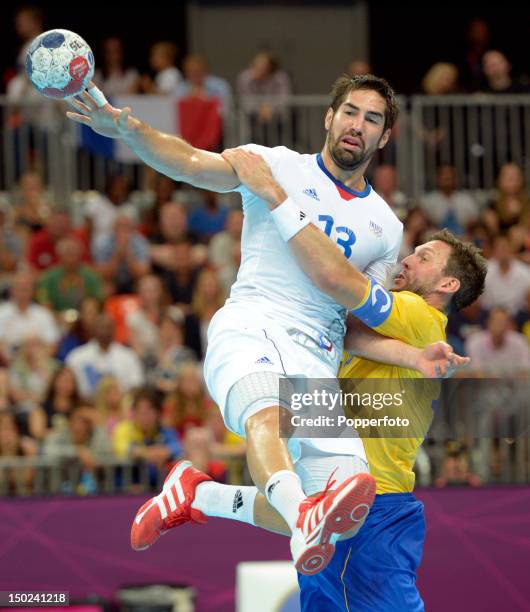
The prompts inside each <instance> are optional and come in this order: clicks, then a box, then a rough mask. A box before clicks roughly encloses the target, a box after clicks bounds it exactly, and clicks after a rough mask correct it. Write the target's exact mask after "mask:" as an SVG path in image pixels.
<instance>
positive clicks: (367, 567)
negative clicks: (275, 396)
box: [223, 106, 487, 612]
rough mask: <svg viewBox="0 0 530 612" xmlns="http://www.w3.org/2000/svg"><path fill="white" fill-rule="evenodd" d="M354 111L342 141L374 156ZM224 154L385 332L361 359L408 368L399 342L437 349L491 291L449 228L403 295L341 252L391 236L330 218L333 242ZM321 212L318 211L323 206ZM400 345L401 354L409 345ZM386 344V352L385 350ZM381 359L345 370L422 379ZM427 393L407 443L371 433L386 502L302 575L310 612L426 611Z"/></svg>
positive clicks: (427, 251) (271, 182)
mask: <svg viewBox="0 0 530 612" xmlns="http://www.w3.org/2000/svg"><path fill="white" fill-rule="evenodd" d="M330 110H331V109H330ZM350 111H351V114H352V117H355V118H356V121H355V123H356V125H355V126H354V127H352V129H351V130H350V132H349V133H344V134H341V135H339V136H338V138H339V143H340V142H344V143H345V144H344V147H345V148H348V147H349V146H350V144H351V141H352V139H353V140H355V139H357V140H355V142H356V144H357V145H358V148H359V154H360V153H361V152H363V151H364V140H363V138H364V137H363V130H364V123H363V120H364V119H363V117H362V116H361V112H360V109H359V108H356V107H354V106H353V107H352V108H351V109H350ZM341 139H342V140H341ZM339 146H340V145H339ZM344 147H343V148H344ZM343 153H344V151H343ZM223 155H225V159H228V161H229V163H230V164H231V165H232V166H233V167H234V169H235V170H236V172H237V174H238V177H239V179H240V180H241V182H242V183H243V184H244V185H245V186H246V187H247V188H248V189H250V190H251V191H252V192H253V193H255V194H256V195H258V196H259V197H261V198H263V199H264V200H265V201H266V202H267V203H268V205H269V208H270V209H271V210H272V211H273V214H272V215H271V219H272V222H273V223H274V224H275V225H276V226H277V229H278V230H279V232H280V235H281V236H282V237H283V239H284V240H285V241H286V242H288V244H289V247H290V249H291V252H292V253H293V254H294V255H295V257H296V259H297V262H298V264H299V265H300V267H301V268H302V269H303V270H304V272H305V273H306V274H307V276H308V277H309V278H310V279H311V280H312V281H313V282H314V284H315V285H316V286H317V287H318V288H319V289H320V290H321V291H324V292H325V293H327V294H328V295H329V296H331V297H332V298H333V299H334V300H335V301H336V302H337V303H339V304H342V305H343V306H345V307H347V308H349V309H351V310H352V313H353V314H354V315H355V316H356V317H358V318H359V319H360V320H361V321H362V322H364V324H365V325H366V326H368V327H369V328H371V329H372V330H375V331H368V333H364V334H361V333H360V334H357V333H356V334H355V335H354V340H355V352H356V354H357V356H358V357H370V359H375V360H376V361H377V362H382V363H400V364H401V365H403V366H404V365H405V364H403V361H402V360H397V359H396V352H395V349H396V346H395V344H394V345H393V346H390V347H389V345H388V343H389V342H390V343H396V339H398V340H401V341H403V340H404V341H406V342H408V343H410V344H412V345H413V346H414V347H417V348H416V349H414V350H416V351H417V350H418V348H419V347H423V346H425V345H426V344H427V343H428V342H432V341H433V340H442V339H443V338H444V337H445V332H444V329H445V323H446V316H445V313H450V312H453V311H457V310H459V309H460V308H464V307H465V306H467V305H468V304H470V303H471V302H473V301H474V300H475V299H476V298H477V297H478V296H479V295H480V294H481V293H482V291H483V289H484V279H485V276H486V272H487V265H486V262H485V260H484V258H483V257H482V256H481V255H480V253H479V252H478V250H477V249H476V248H475V247H474V246H473V245H469V244H465V243H463V242H461V241H460V240H458V239H456V238H455V237H454V236H453V235H452V234H450V232H447V231H446V230H444V231H442V232H438V233H437V234H436V235H435V236H433V237H432V238H431V241H430V242H428V243H426V244H423V245H420V246H419V247H417V248H416V250H415V251H414V252H413V253H412V254H411V255H409V256H408V257H406V258H405V259H404V260H403V262H402V264H403V271H402V273H401V274H399V275H398V276H397V277H396V278H395V279H394V285H393V287H392V288H393V290H394V291H392V292H389V291H387V290H386V289H385V288H383V287H382V286H381V285H380V284H378V283H376V282H375V281H373V280H372V279H370V278H369V277H367V276H365V275H364V274H363V272H362V270H358V269H356V268H355V267H353V266H352V265H351V263H350V262H348V260H347V259H346V258H345V257H344V254H343V250H341V249H340V248H337V246H339V247H341V245H343V244H344V240H343V238H342V233H346V234H347V235H348V236H349V239H350V240H352V241H358V242H361V241H364V240H365V239H366V236H365V235H364V234H365V233H366V235H368V236H369V235H370V233H371V232H377V233H378V235H379V238H380V239H381V240H382V241H385V240H387V236H386V235H385V233H384V231H383V230H380V229H378V228H377V226H375V227H374V223H373V222H370V223H367V224H366V225H365V226H364V227H361V226H359V228H356V231H355V232H354V231H352V230H351V228H348V227H340V228H336V229H335V232H334V231H333V229H332V228H333V227H334V220H333V219H330V224H329V227H330V231H329V232H328V233H327V235H325V234H324V233H323V232H322V231H320V230H319V229H318V228H317V227H316V226H315V225H313V224H311V223H309V224H308V221H307V214H306V213H305V212H304V211H303V207H299V206H298V205H297V202H296V199H297V195H296V194H295V193H294V192H293V194H291V197H288V196H287V194H286V193H285V191H283V189H282V188H281V186H280V185H279V184H278V182H277V181H276V180H275V179H274V177H273V175H272V172H271V170H270V168H269V167H268V165H267V164H266V162H265V161H264V160H263V159H262V158H260V157H259V156H258V155H253V154H251V153H248V152H245V151H237V152H231V153H230V154H228V155H226V154H223ZM344 155H346V153H344ZM352 157H354V156H353V154H352ZM334 159H335V158H334ZM335 162H336V163H337V167H338V168H339V169H340V171H339V174H340V172H341V171H343V172H344V174H345V175H346V174H347V172H348V171H349V170H350V169H351V168H354V167H356V164H357V162H356V161H355V160H353V159H351V160H348V163H349V165H348V166H347V167H346V165H345V164H346V162H345V159H344V158H343V157H340V159H339V158H338V157H337V158H336V159H335ZM350 162H351V163H350ZM361 186H362V185H361ZM291 198H292V199H291ZM346 205H347V206H349V207H351V208H352V209H354V210H355V209H358V208H360V207H361V206H362V205H363V204H362V202H360V201H358V200H355V199H353V200H351V201H349V202H348V203H347V204H346ZM315 206H318V201H317V203H316V204H315ZM363 212H366V211H364V210H363ZM339 230H340V231H339ZM359 230H362V231H359ZM333 242H336V245H335V244H333ZM368 268H369V265H368ZM285 282H286V283H288V282H289V279H288V278H286V279H285ZM279 290H280V288H279ZM396 292H397V293H396ZM381 334H384V335H388V336H389V337H390V338H391V339H387V338H384V337H383V336H382V335H381ZM363 336H365V337H366V338H367V345H366V347H365V348H366V349H368V348H369V349H370V350H363V344H362V337H363ZM385 343H386V344H385ZM399 344H400V347H401V344H402V343H399ZM377 347H381V351H380V352H378V350H377ZM407 348H408V349H410V347H407ZM398 350H401V348H399V349H398ZM425 350H426V349H424V351H425ZM390 353H392V354H390ZM374 355H376V356H374ZM451 360H453V356H451ZM376 361H368V360H366V359H364V360H363V359H359V360H355V361H352V362H350V363H349V364H345V366H344V368H343V370H342V372H341V375H342V376H345V375H346V374H349V375H350V376H351V375H352V374H353V375H354V376H355V378H356V379H357V380H359V379H360V382H359V383H357V382H356V383H355V384H359V385H361V386H366V385H369V384H370V381H375V380H377V379H376V377H381V378H384V379H385V381H386V382H385V384H386V385H389V386H392V385H393V384H399V383H400V382H401V381H402V380H403V379H405V378H406V377H407V376H409V377H417V376H418V375H417V374H416V373H415V372H411V371H408V370H406V369H400V368H394V367H392V366H386V365H382V363H376ZM412 363H414V362H412ZM343 380H347V379H343ZM352 380H353V379H352ZM418 382H423V381H418ZM426 382H427V383H428V381H426ZM421 391H422V393H418V394H413V395H414V397H415V400H413V401H410V402H405V404H404V406H403V407H404V411H407V412H408V413H410V414H411V415H413V416H414V419H413V422H414V423H415V424H416V427H415V428H413V430H412V431H410V432H409V431H408V430H407V432H406V434H409V433H410V434H412V435H407V437H406V438H400V439H398V440H395V439H393V438H390V437H388V438H382V437H378V438H373V439H369V438H367V437H366V436H362V437H363V439H364V440H363V441H364V443H365V446H366V450H367V455H368V460H369V463H370V468H371V471H372V472H373V474H374V475H375V477H376V480H377V482H378V487H379V493H380V494H379V495H376V499H375V502H374V504H373V506H372V508H371V510H370V513H369V514H368V517H367V519H366V521H365V523H364V525H363V526H362V528H361V529H360V530H359V531H358V532H357V533H356V535H355V536H354V537H353V538H350V539H345V540H343V541H339V542H337V545H336V550H335V554H334V556H333V558H332V560H331V562H330V563H329V565H328V566H327V567H325V569H324V570H323V571H321V572H320V573H318V574H315V575H313V576H302V575H299V584H300V587H301V597H300V600H301V609H302V611H303V612H321V611H324V610H325V611H327V610H347V611H348V612H349V611H350V610H352V611H353V610H355V611H356V612H374V611H377V612H386V611H387V610H388V611H390V610H392V611H403V612H405V611H406V612H420V611H422V610H423V608H424V606H423V601H422V599H421V597H420V595H419V592H418V590H417V588H416V583H415V581H416V570H417V567H418V565H419V563H420V560H421V554H422V550H423V540H424V531H425V522H424V518H423V504H422V503H421V502H419V501H418V500H416V499H415V497H414V495H413V494H412V492H411V491H412V488H413V485H414V477H413V474H412V465H413V463H414V457H415V454H416V452H417V449H418V446H419V445H420V443H421V440H422V439H423V437H424V436H425V434H426V432H427V429H428V426H429V424H430V422H431V412H430V411H431V401H432V399H434V397H436V392H437V389H436V387H435V386H431V385H429V384H426V386H425V387H423V388H422V389H421ZM359 433H360V435H362V432H359ZM258 498H259V496H257V497H256V503H257V502H258ZM261 501H263V500H261ZM256 503H255V505H254V510H255V511H254V518H255V521H256V522H255V524H259V525H261V526H264V527H268V528H273V521H272V516H271V513H270V510H269V513H268V515H267V516H265V515H266V512H264V514H263V516H262V517H261V520H257V518H260V517H257V515H256Z"/></svg>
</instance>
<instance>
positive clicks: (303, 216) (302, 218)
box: [300, 210, 307, 221]
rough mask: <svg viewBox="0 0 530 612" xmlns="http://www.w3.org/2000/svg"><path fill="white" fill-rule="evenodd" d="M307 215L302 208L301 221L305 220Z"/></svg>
mask: <svg viewBox="0 0 530 612" xmlns="http://www.w3.org/2000/svg"><path fill="white" fill-rule="evenodd" d="M306 217H307V215H306V214H305V212H304V211H303V210H301V211H300V221H303V220H304V219H305V218H306Z"/></svg>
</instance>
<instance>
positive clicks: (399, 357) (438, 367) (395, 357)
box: [348, 321, 470, 378]
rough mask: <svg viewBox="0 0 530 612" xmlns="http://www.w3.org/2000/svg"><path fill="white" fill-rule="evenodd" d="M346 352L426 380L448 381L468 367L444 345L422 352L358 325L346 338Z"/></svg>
mask: <svg viewBox="0 0 530 612" xmlns="http://www.w3.org/2000/svg"><path fill="white" fill-rule="evenodd" d="M348 349H349V350H351V351H352V352H353V353H354V354H355V355H357V356H358V357H363V358H364V359H370V360H371V361H377V362H379V363H386V364H388V365H396V366H399V367H401V368H409V369H411V370H417V371H418V372H420V373H421V374H423V376H425V377H426V378H449V377H450V376H452V375H453V374H454V373H455V371H456V370H460V369H462V368H465V367H466V366H467V365H468V364H469V361H470V360H469V357H462V356H460V355H457V354H456V353H455V352H454V350H453V347H452V346H451V345H450V344H447V342H442V341H439V342H434V343H432V344H429V345H428V346H426V347H425V348H423V349H420V348H416V347H414V346H412V345H410V344H406V343H405V342H402V341H401V340H395V339H393V338H387V337H385V336H382V335H381V334H378V333H377V332H375V331H373V330H371V329H370V328H369V327H367V326H366V325H364V324H363V323H361V322H360V321H358V322H357V323H356V324H355V327H354V332H353V333H352V334H350V335H349V337H348Z"/></svg>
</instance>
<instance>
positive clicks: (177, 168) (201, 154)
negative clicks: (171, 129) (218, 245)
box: [66, 83, 240, 191]
mask: <svg viewBox="0 0 530 612" xmlns="http://www.w3.org/2000/svg"><path fill="white" fill-rule="evenodd" d="M82 98H83V102H81V101H80V100H77V99H76V98H71V99H70V100H69V103H70V105H71V106H72V107H73V108H74V109H75V110H76V111H77V112H75V113H74V112H67V113H66V116H67V117H68V118H69V119H72V120H73V121H77V122H78V123H82V124H84V125H88V126H89V127H91V128H92V129H93V130H94V131H95V132H97V133H98V134H101V135H102V136H107V137H108V138H121V139H122V140H123V141H124V142H125V143H126V144H128V145H129V146H130V147H131V149H132V150H133V151H134V152H135V153H136V155H138V157H140V159H142V161H144V162H145V163H146V164H148V165H149V166H151V167H152V168H154V169H155V170H157V171H158V172H161V173H162V174H166V175H167V176H169V177H171V178H172V179H174V180H177V181H184V182H186V183H190V184H191V185H194V186H195V187H200V188H202V189H209V190H211V191H228V190H231V189H234V188H235V187H237V186H238V185H239V182H240V181H239V179H238V178H237V175H236V173H235V172H234V170H233V168H232V167H231V165H230V164H229V163H227V162H226V161H225V160H224V159H223V158H222V157H221V155H219V154H217V153H211V152H209V151H202V150H201V149H196V148H194V147H192V146H191V145H190V144H189V143H187V142H186V141H185V140H183V139H182V138H178V137H177V136H172V135H170V134H164V133H163V132H160V131H158V130H155V129H154V128H152V127H151V126H149V125H148V124H147V123H144V122H143V121H140V120H139V119H136V118H135V117H132V116H131V109H130V108H128V107H126V108H124V109H119V108H114V107H113V106H111V105H110V104H109V103H108V101H107V100H106V99H105V96H104V95H103V93H102V92H101V91H100V90H99V89H97V88H95V86H94V85H93V83H91V85H90V88H89V90H88V91H85V92H83V94H82Z"/></svg>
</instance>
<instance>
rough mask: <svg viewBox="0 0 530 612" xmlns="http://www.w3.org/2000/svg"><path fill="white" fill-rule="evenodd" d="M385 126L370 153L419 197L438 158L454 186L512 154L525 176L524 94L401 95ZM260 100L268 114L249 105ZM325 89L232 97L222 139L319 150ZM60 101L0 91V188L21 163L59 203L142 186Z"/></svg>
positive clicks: (528, 100)
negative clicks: (394, 118)
mask: <svg viewBox="0 0 530 612" xmlns="http://www.w3.org/2000/svg"><path fill="white" fill-rule="evenodd" d="M399 102H400V118H399V121H398V125H397V126H396V129H395V130H394V135H393V137H392V139H391V140H390V142H389V143H388V144H387V146H386V147H385V148H384V149H383V151H382V152H381V154H380V155H379V157H378V162H379V163H389V164H392V165H394V166H396V168H397V171H398V175H399V177H400V188H401V190H402V191H404V192H405V193H407V194H408V195H409V196H415V197H418V196H421V195H422V194H423V193H425V192H426V191H427V190H429V189H432V188H433V187H434V186H435V176H436V168H437V167H438V166H439V165H440V164H451V165H454V166H455V167H456V170H457V174H458V176H459V179H460V187H461V188H463V189H469V190H473V191H480V190H482V191H485V192H489V191H491V190H492V189H493V188H494V187H495V182H496V175H497V172H498V169H499V167H500V165H502V164H503V163H504V162H507V161H513V162H515V163H517V164H519V165H521V166H522V167H523V169H524V172H525V176H526V180H527V182H528V181H530V95H526V94H524V95H523V94H520V95H453V96H413V97H411V98H405V97H401V98H400V99H399ZM261 104H267V105H269V109H270V114H271V119H270V120H269V121H263V120H260V118H259V113H258V112H257V109H258V108H259V106H260V105H261ZM328 104H329V98H328V97H327V96H313V95H304V96H285V97H282V98H281V99H271V98H268V97H259V98H258V97H255V98H247V99H245V100H244V101H243V100H239V104H238V105H237V106H236V107H235V109H234V110H233V111H232V113H231V114H230V115H229V116H228V117H226V118H225V124H224V125H225V128H224V138H223V146H225V147H231V146H236V145H238V144H243V143H248V142H255V143H257V144H264V145H267V146H277V145H284V146H287V147H289V148H292V149H294V150H297V151H299V152H310V153H313V152H316V151H318V150H320V148H321V146H322V143H323V140H324V136H325V132H324V126H323V122H324V115H325V112H326V110H327V108H328ZM64 111H65V105H63V104H59V103H57V102H49V101H47V100H44V99H43V101H42V103H37V104H24V105H22V106H21V105H17V106H14V105H10V104H9V103H8V101H7V98H6V97H5V96H4V97H0V115H1V121H0V126H1V130H2V131H1V139H2V145H1V147H0V156H1V158H0V189H2V190H6V191H10V190H12V189H13V188H14V186H15V185H16V182H17V180H18V178H19V177H20V175H21V173H22V172H23V171H24V170H25V169H27V168H28V167H30V166H33V167H35V166H36V167H37V169H39V170H40V171H41V172H42V174H43V176H44V178H45V180H46V182H47V183H48V184H49V185H50V186H51V188H52V191H53V194H54V196H55V200H56V201H57V202H59V203H62V204H69V203H70V199H71V195H72V193H73V192H74V190H76V189H77V190H79V189H81V190H89V189H97V190H100V191H101V190H103V189H104V185H105V182H106V178H107V177H108V175H109V174H112V173H116V172H122V173H125V174H126V175H127V176H128V178H129V179H130V180H131V182H132V183H133V185H134V187H135V188H140V189H141V188H142V187H143V171H142V168H143V164H141V163H138V164H135V163H122V162H119V161H117V160H116V159H109V158H108V157H104V156H101V155H94V154H92V153H89V152H88V151H87V150H85V149H83V148H82V147H81V144H80V139H79V137H78V131H77V130H78V129H79V128H78V127H77V126H76V125H74V124H73V123H72V122H70V121H68V120H67V119H66V117H65V115H64Z"/></svg>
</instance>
